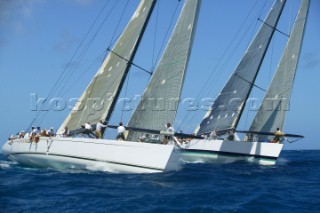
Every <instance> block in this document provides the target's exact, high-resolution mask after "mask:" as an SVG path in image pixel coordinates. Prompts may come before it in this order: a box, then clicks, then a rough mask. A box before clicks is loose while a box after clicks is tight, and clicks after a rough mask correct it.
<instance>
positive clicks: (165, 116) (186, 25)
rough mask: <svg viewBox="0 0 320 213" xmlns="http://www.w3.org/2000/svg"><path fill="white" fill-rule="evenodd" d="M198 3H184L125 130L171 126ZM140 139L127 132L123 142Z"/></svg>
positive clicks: (191, 38) (186, 61) (191, 1)
mask: <svg viewBox="0 0 320 213" xmlns="http://www.w3.org/2000/svg"><path fill="white" fill-rule="evenodd" d="M200 4H201V0H186V1H185V4H184V6H183V9H182V11H181V14H180V16H179V19H178V21H177V24H176V26H175V28H174V31H173V33H172V36H171V38H170V41H169V42H168V45H167V47H166V49H165V51H164V53H163V55H162V58H161V60H160V62H159V64H158V66H157V68H156V69H155V72H154V74H153V76H152V78H151V79H150V82H149V84H148V87H147V88H146V90H145V92H144V94H143V96H142V99H141V101H140V103H139V105H138V106H137V108H136V110H135V111H134V113H133V115H132V117H131V119H130V121H129V123H128V127H136V128H147V129H156V130H161V129H163V128H164V124H166V123H167V122H170V123H173V121H174V119H175V116H176V112H177V107H178V102H179V99H180V95H181V89H182V86H183V82H184V78H185V71H186V69H187V64H188V59H189V55H190V52H191V46H192V42H193V37H194V32H195V28H196V23H197V18H198V12H199V8H200ZM139 135H141V134H140V133H138V132H133V131H130V132H129V134H128V137H127V140H130V141H136V140H137V139H138V137H139Z"/></svg>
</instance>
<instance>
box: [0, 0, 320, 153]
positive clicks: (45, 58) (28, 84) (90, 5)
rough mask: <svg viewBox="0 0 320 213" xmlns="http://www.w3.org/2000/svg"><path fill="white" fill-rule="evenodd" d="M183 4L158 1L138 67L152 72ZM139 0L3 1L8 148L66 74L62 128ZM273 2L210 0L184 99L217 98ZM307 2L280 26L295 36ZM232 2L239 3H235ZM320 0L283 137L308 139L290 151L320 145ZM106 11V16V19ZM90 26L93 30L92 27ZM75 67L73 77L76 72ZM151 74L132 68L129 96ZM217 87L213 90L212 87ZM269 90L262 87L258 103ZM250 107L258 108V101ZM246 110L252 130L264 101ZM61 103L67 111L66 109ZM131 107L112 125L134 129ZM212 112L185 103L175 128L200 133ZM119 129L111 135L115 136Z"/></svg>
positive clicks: (268, 66) (267, 69) (274, 59)
mask: <svg viewBox="0 0 320 213" xmlns="http://www.w3.org/2000/svg"><path fill="white" fill-rule="evenodd" d="M183 2H184V1H183V0H182V1H181V2H179V1H178V0H158V3H157V5H156V7H155V10H154V13H153V15H152V17H151V20H150V23H149V25H148V27H147V29H146V32H145V35H144V37H143V39H142V42H141V45H140V47H139V49H138V52H137V54H136V57H135V59H134V63H135V64H138V65H139V66H141V67H143V68H145V69H147V70H152V69H153V68H154V67H155V66H156V64H157V62H158V60H159V57H160V56H161V52H162V51H163V48H164V46H165V43H166V41H167V40H168V38H169V36H170V33H171V31H172V28H173V27H174V24H175V21H176V19H177V17H178V15H179V12H180V10H181V7H182V5H183ZM138 4H139V0H130V1H128V0H105V1H102V0H56V1H49V0H11V1H6V0H0V27H1V31H0V91H1V93H0V98H1V105H0V113H1V114H0V115H1V128H0V146H1V147H2V145H3V144H4V143H5V142H6V140H7V138H8V136H10V135H11V134H13V133H16V132H19V131H21V130H26V128H27V127H28V126H29V125H30V123H31V121H32V120H33V118H34V117H35V115H36V114H37V110H39V109H40V108H41V101H39V100H40V99H41V98H46V97H48V94H50V91H51V90H52V88H54V86H55V85H57V84H56V83H57V80H58V79H59V76H60V75H61V74H62V73H68V72H66V71H69V72H70V73H69V74H68V75H67V76H66V77H65V78H64V79H62V80H61V81H60V82H58V85H60V86H61V88H55V90H54V92H57V91H61V92H57V93H60V94H59V96H56V97H55V98H60V99H59V100H60V102H59V103H61V104H62V105H60V106H58V108H57V106H55V105H54V102H52V103H53V105H50V106H47V110H48V111H47V113H43V112H42V113H43V114H45V115H46V116H45V118H44V119H43V122H42V123H41V126H42V127H43V128H50V127H54V128H55V129H58V128H59V126H60V125H61V123H62V122H63V121H64V119H65V118H66V116H67V115H68V113H69V112H70V110H69V109H68V107H70V105H72V103H70V102H69V100H70V99H71V98H76V97H80V96H81V94H82V92H83V91H84V90H85V88H86V87H87V85H88V83H89V82H90V81H91V78H92V77H93V76H94V74H95V73H96V71H97V70H98V68H99V66H100V65H101V63H102V61H103V58H104V56H105V55H106V53H107V51H106V49H107V48H108V47H112V45H113V44H114V42H115V41H116V39H117V37H118V36H119V35H120V33H121V31H122V30H123V29H124V27H125V26H126V24H127V22H128V20H129V19H130V18H131V16H132V14H133V13H134V11H135V9H136V7H137V6H138ZM272 4H273V1H272V0H259V1H256V0H241V1H234V0H223V1H221V0H203V1H202V5H201V9H200V14H199V19H198V24H197V32H196V35H195V39H194V44H193V48H192V53H191V56H190V61H189V65H188V70H187V75H186V79H185V83H184V88H183V92H182V99H184V98H190V97H192V98H196V97H200V98H205V97H211V98H215V97H216V96H217V94H218V93H219V92H220V90H221V89H222V87H223V86H224V84H225V83H226V81H227V80H228V78H229V76H230V75H231V73H232V72H233V70H234V69H235V68H236V66H237V64H238V63H239V61H240V59H241V57H242V55H243V53H244V52H245V50H246V48H247V46H248V45H249V43H250V41H251V39H252V38H253V36H254V35H255V33H256V32H257V30H258V29H259V27H260V25H261V22H260V21H259V20H258V18H260V19H264V18H265V16H266V14H267V12H268V11H269V9H270V8H271V6H272ZM299 4H300V0H287V4H286V7H285V9H284V12H283V15H282V17H281V19H280V21H279V24H278V27H277V29H278V30H279V31H281V32H283V33H284V34H289V33H290V29H291V27H292V24H293V22H294V19H295V16H296V13H297V10H298V7H299ZM230 6H231V7H230ZM319 11H320V0H312V1H311V5H310V10H309V17H308V22H307V27H306V31H305V37H304V42H303V47H302V51H301V56H300V61H299V66H298V71H297V75H296V79H295V84H294V89H293V93H292V98H291V104H290V110H289V111H288V113H287V116H286V121H285V128H284V132H287V133H292V134H300V135H304V136H305V138H304V139H302V140H300V141H298V142H295V143H292V144H286V145H285V149H320V140H319V139H318V129H317V127H318V126H319V124H318V123H319V122H318V121H319V120H320V110H318V107H319V105H320V99H319V98H318V96H319V95H318V94H317V92H318V91H320V85H319V83H318V82H319V79H320V78H319V77H320V42H319V38H320V27H319V26H320V23H319V21H320V13H319ZM99 14H100V16H99ZM90 29H91V30H90ZM284 34H282V33H279V32H276V33H275V35H274V38H273V40H272V42H271V44H270V48H269V50H268V53H267V55H266V58H265V60H264V62H263V65H262V67H261V70H260V74H259V76H258V79H257V81H256V84H257V85H259V86H260V87H262V88H267V87H268V83H269V82H270V80H271V79H272V75H273V73H274V71H275V69H276V67H277V64H278V62H279V60H280V57H281V54H282V51H283V49H284V46H285V42H286V40H287V36H285V35H284ZM70 67H73V70H72V71H70V70H69V68H70ZM149 79H150V75H149V74H147V73H145V72H144V71H142V70H141V69H138V68H136V67H132V69H131V70H130V73H129V80H128V81H127V82H126V84H125V85H126V86H125V87H126V88H125V89H124V90H123V91H122V94H121V95H120V97H121V98H124V97H129V98H130V97H134V96H135V95H137V94H141V93H142V92H143V91H144V88H145V87H146V85H147V82H148V80H149ZM207 81H208V82H209V84H208V85H207V86H206V87H204V85H205V83H206V82H207ZM262 97H263V92H261V91H259V90H254V91H253V92H252V95H251V99H252V100H258V102H257V103H259V100H260V101H261V100H262ZM250 103H251V102H250ZM253 103H254V104H253V105H252V104H247V106H248V107H247V108H246V109H245V112H244V113H243V116H242V119H241V121H240V124H239V127H238V128H239V129H246V128H248V127H249V126H250V122H251V120H252V118H253V116H254V113H255V109H256V107H257V106H256V104H257V103H255V102H253ZM59 107H60V108H59ZM131 113H132V111H123V110H121V104H118V105H117V106H116V109H115V112H114V113H113V114H114V115H113V116H112V120H111V122H112V123H113V124H116V123H118V122H119V120H122V121H124V123H126V122H127V121H128V119H129V118H130V115H131ZM204 114H205V111H202V110H197V111H195V112H190V111H188V110H186V106H185V105H184V104H181V105H180V109H179V111H178V114H177V118H176V122H175V124H174V127H175V129H176V130H180V129H181V130H183V131H184V132H186V133H191V132H193V130H194V129H195V128H196V126H197V125H198V124H199V122H200V121H201V120H202V118H203V116H204ZM108 134H110V135H112V134H113V133H112V132H110V133H107V135H108Z"/></svg>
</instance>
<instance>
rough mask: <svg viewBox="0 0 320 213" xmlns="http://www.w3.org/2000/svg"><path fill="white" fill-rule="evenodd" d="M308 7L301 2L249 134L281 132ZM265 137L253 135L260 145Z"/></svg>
mask: <svg viewBox="0 0 320 213" xmlns="http://www.w3.org/2000/svg"><path fill="white" fill-rule="evenodd" d="M309 4H310V0H302V3H301V6H300V10H299V13H298V15H297V18H296V21H295V24H294V27H293V29H292V33H291V35H290V38H289V40H288V42H287V45H286V48H285V52H284V54H283V55H282V58H281V61H280V63H279V65H278V68H277V71H276V73H275V75H274V77H273V79H272V82H271V84H270V86H269V89H268V91H267V93H266V95H265V97H264V99H263V102H262V105H261V107H260V108H259V110H258V112H257V114H256V116H255V118H254V120H253V122H252V124H251V127H250V131H256V132H274V131H275V130H276V128H280V129H281V130H282V129H283V124H284V119H285V114H286V111H287V110H288V109H289V103H290V96H291V92H292V87H293V82H294V78H295V75H296V70H297V66H298V60H299V55H300V50H301V46H302V40H303V35H304V29H305V26H306V20H307V14H308V9H309ZM268 137H270V136H266V135H257V136H256V139H257V140H259V141H260V140H266V139H268ZM269 139H270V138H269Z"/></svg>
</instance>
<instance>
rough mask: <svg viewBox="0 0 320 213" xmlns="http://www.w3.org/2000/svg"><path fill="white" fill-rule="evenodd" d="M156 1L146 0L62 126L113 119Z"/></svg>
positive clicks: (70, 127)
mask: <svg viewBox="0 0 320 213" xmlns="http://www.w3.org/2000/svg"><path fill="white" fill-rule="evenodd" d="M155 2H156V0H142V1H141V3H140V4H139V6H138V8H137V10H136V11H135V13H134V14H133V16H132V18H131V20H130V22H129V23H128V25H127V26H126V28H125V30H124V31H123V33H122V34H121V36H120V37H119V39H118V41H117V43H116V44H115V46H114V47H113V49H112V51H111V52H110V53H109V55H108V56H107V57H106V59H105V60H104V62H103V64H102V66H101V67H100V68H99V70H98V72H97V73H96V75H95V76H94V78H93V79H92V81H91V83H90V84H89V86H88V87H87V88H86V90H85V91H84V93H83V94H82V96H81V97H80V99H79V101H78V102H77V104H76V105H75V107H74V108H73V110H72V112H71V113H70V114H69V115H68V117H67V118H66V120H65V121H64V122H63V124H62V125H61V127H60V129H59V131H58V132H62V131H63V129H64V127H66V126H67V127H68V128H69V129H70V130H75V129H77V128H79V127H80V125H82V124H83V123H85V122H91V123H92V124H94V123H97V122H98V121H99V120H100V119H101V120H103V121H107V120H109V118H110V116H111V113H112V111H113V108H114V106H115V103H116V100H117V98H118V96H119V93H120V91H121V87H122V85H123V83H124V81H125V78H126V75H127V73H128V70H129V68H130V64H131V62H132V60H133V57H134V55H135V53H136V50H137V48H138V46H139V42H140V40H141V38H142V35H143V32H144V30H145V28H146V25H147V22H148V20H149V18H150V15H151V13H152V10H153V8H154V5H155Z"/></svg>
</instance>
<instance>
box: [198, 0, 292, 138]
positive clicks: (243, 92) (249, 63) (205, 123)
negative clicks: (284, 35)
mask: <svg viewBox="0 0 320 213" xmlns="http://www.w3.org/2000/svg"><path fill="white" fill-rule="evenodd" d="M285 2H286V1H285V0H277V1H276V2H275V3H274V5H273V7H272V8H271V10H270V12H269V14H268V16H267V18H266V19H265V21H264V23H263V24H262V26H261V28H260V30H259V31H258V33H257V35H256V36H255V38H254V39H253V41H252V42H251V44H250V46H249V47H248V49H247V50H246V52H245V54H244V56H243V58H242V60H241V61H240V63H239V64H238V66H237V68H236V69H235V71H234V72H233V74H232V75H231V77H230V79H229V80H228V82H227V84H226V85H225V87H224V88H223V89H222V91H221V92H220V94H219V95H218V97H217V99H216V100H215V102H214V103H213V105H212V107H211V110H209V111H208V112H207V114H206V115H205V117H204V118H203V120H202V121H201V123H200V125H199V126H198V127H197V129H196V131H195V133H196V134H197V135H201V134H210V133H211V132H213V131H216V132H220V131H221V130H227V129H233V128H236V126H237V124H238V122H239V119H240V117H241V114H242V111H243V109H244V107H245V102H246V100H247V99H248V97H249V94H250V92H251V89H252V87H253V84H254V81H255V79H256V76H257V74H258V71H259V68H260V66H261V64H262V61H263V58H264V56H265V53H266V51H267V48H268V46H269V44H270V40H271V38H272V35H273V33H274V31H275V27H276V26H277V23H278V20H279V17H280V15H281V13H282V10H283V7H284V5H285ZM221 132H223V131H221Z"/></svg>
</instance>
